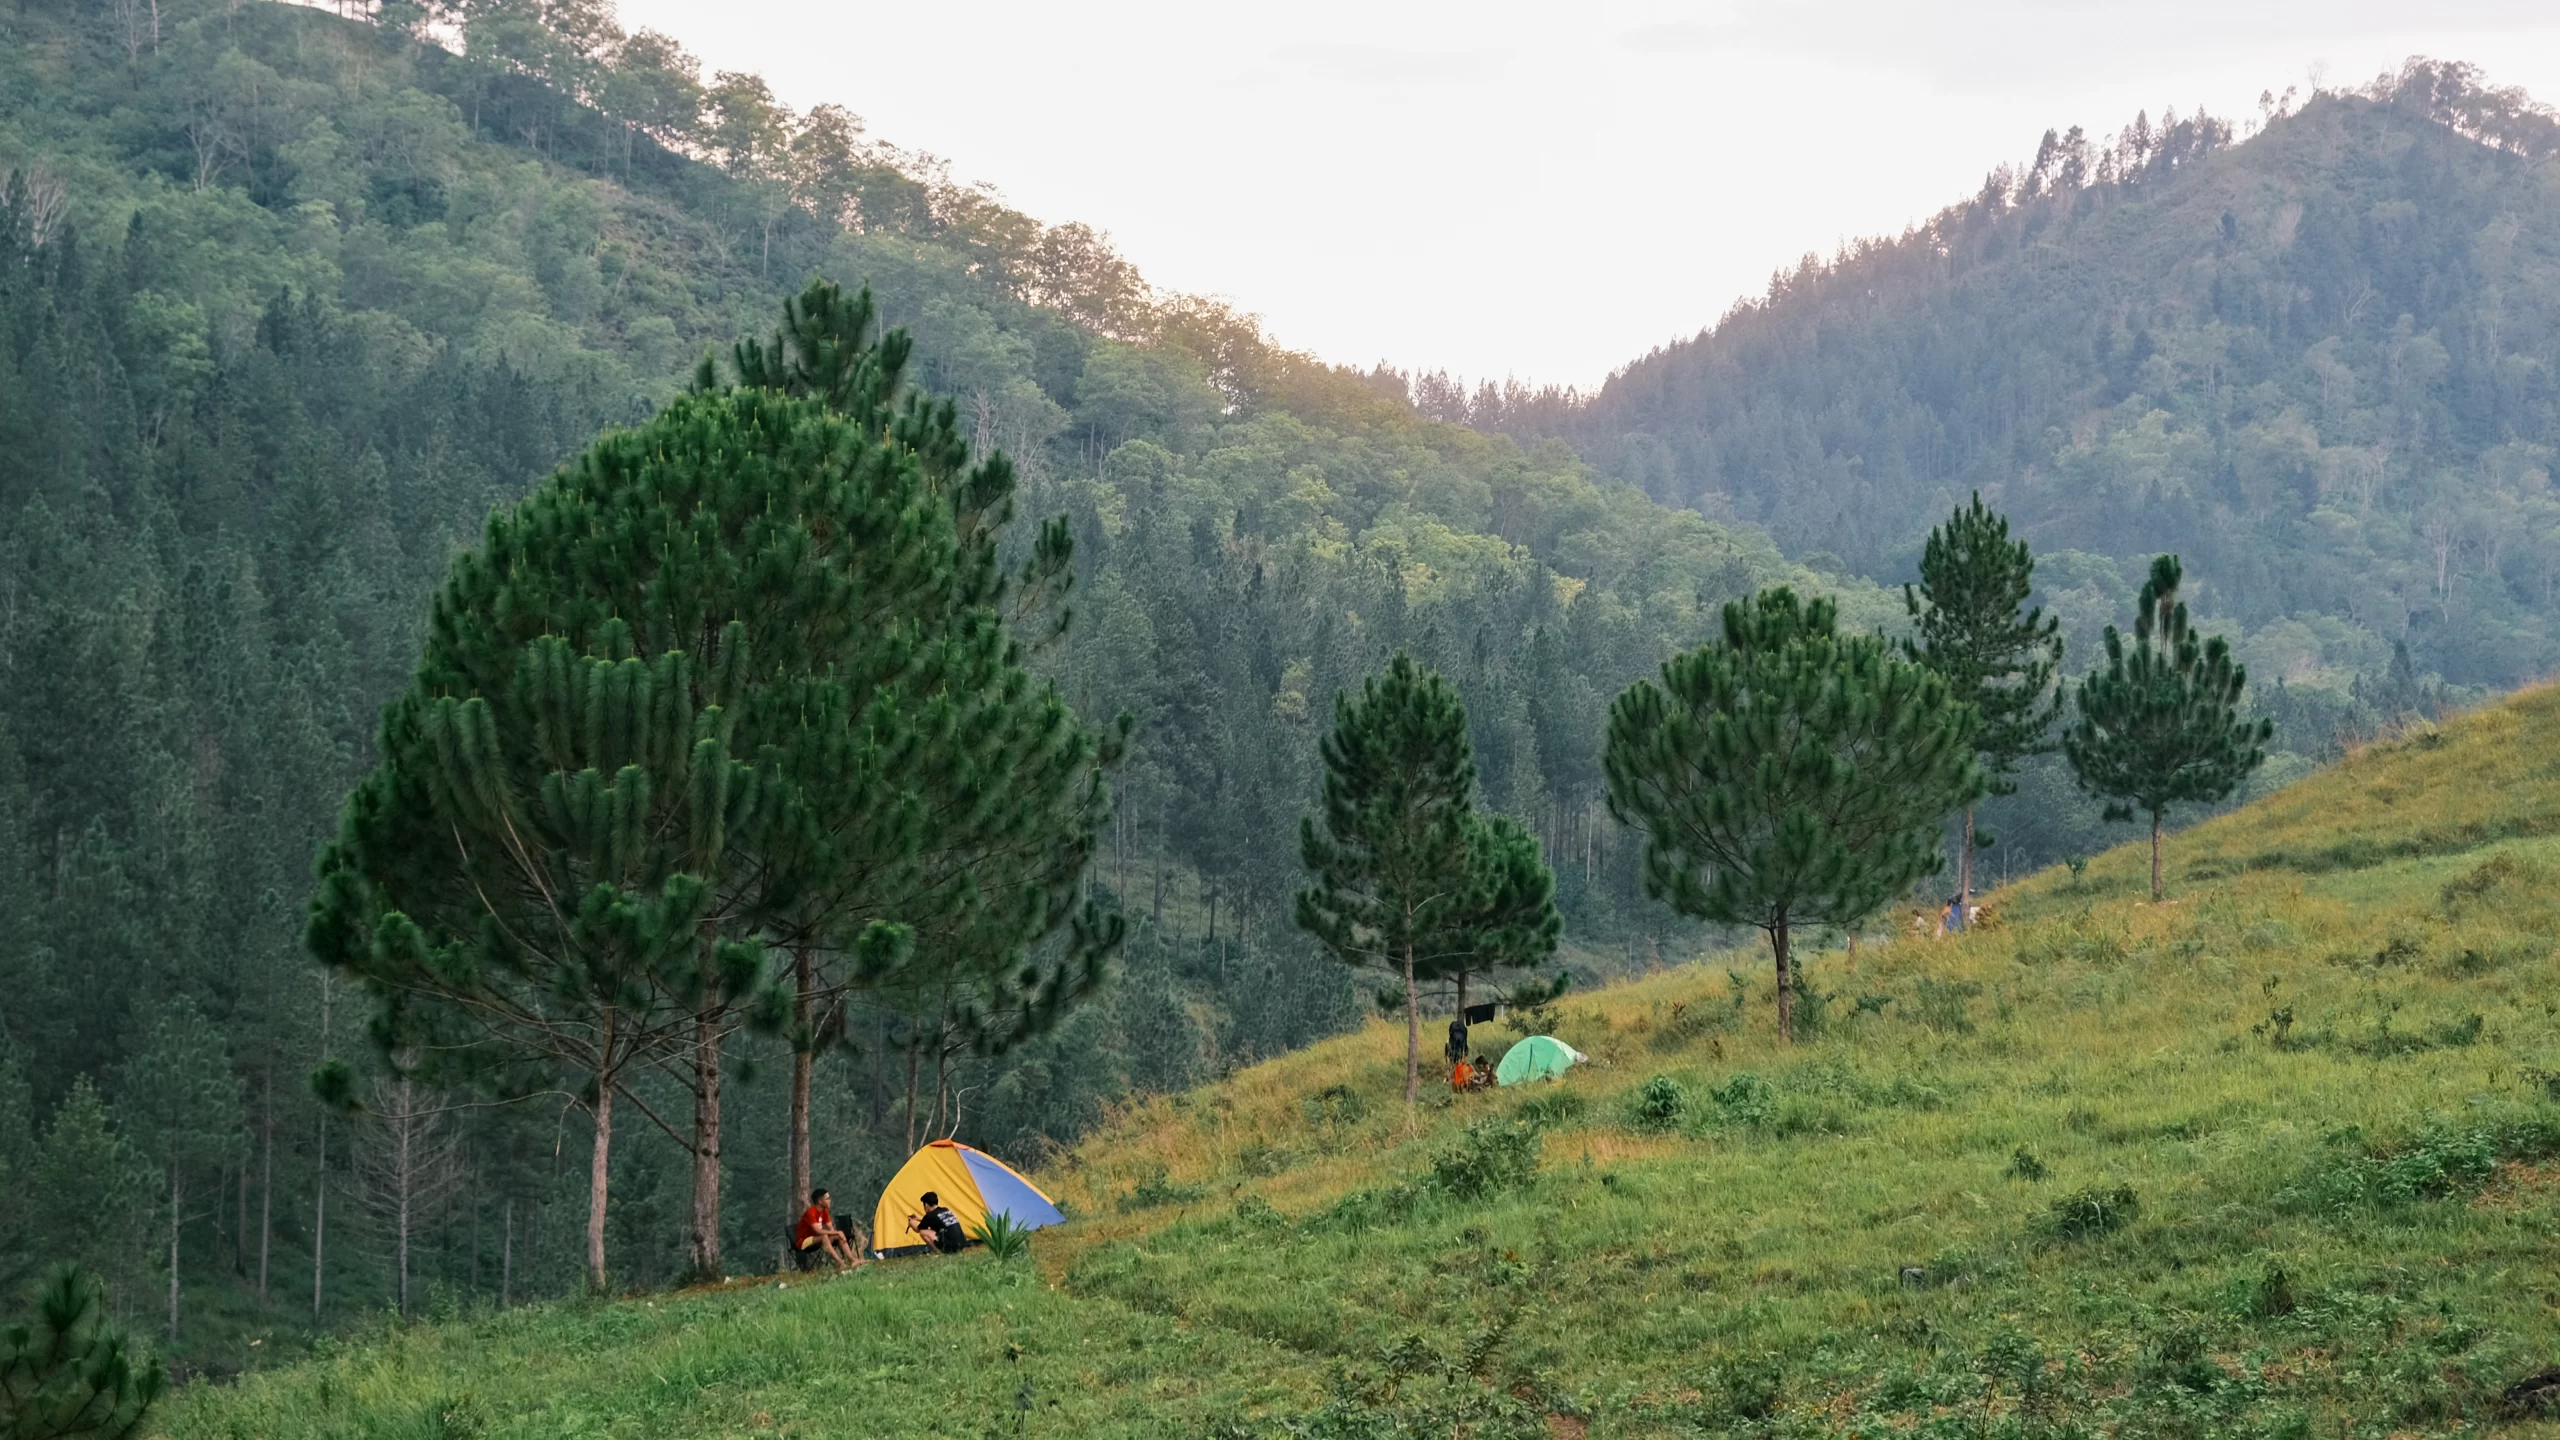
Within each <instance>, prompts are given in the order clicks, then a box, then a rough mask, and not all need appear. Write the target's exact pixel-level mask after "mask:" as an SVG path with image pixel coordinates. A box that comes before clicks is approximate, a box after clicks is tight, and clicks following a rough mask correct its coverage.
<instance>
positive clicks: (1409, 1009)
mask: <svg viewBox="0 0 2560 1440" xmlns="http://www.w3.org/2000/svg"><path fill="white" fill-rule="evenodd" d="M1421 1100H1422V991H1421V990H1420V989H1419V988H1418V987H1417V986H1416V985H1415V984H1414V979H1413V942H1412V941H1410V940H1408V941H1406V942H1405V947H1404V1103H1405V1105H1406V1106H1407V1107H1408V1108H1410V1107H1412V1106H1414V1105H1416V1104H1419V1103H1420V1102H1421Z"/></svg>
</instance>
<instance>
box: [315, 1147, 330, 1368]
mask: <svg viewBox="0 0 2560 1440" xmlns="http://www.w3.org/2000/svg"><path fill="white" fill-rule="evenodd" d="M319 1166H320V1171H319V1176H320V1178H319V1179H317V1180H315V1181H314V1182H312V1186H311V1323H312V1325H314V1326H315V1327H316V1326H318V1325H319V1323H320V1295H321V1288H322V1285H321V1282H322V1280H323V1278H324V1277H325V1276H326V1274H327V1271H328V1260H329V1112H327V1111H326V1110H323V1111H321V1112H320V1160H319Z"/></svg>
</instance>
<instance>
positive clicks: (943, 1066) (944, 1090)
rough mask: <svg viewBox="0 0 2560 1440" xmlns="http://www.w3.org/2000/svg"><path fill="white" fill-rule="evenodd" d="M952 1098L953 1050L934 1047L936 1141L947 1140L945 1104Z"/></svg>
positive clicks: (946, 1045) (934, 1133)
mask: <svg viewBox="0 0 2560 1440" xmlns="http://www.w3.org/2000/svg"><path fill="white" fill-rule="evenodd" d="M950 1096H951V1049H950V1046H949V1044H948V1043H947V1042H946V1043H944V1044H939V1045H936V1046H934V1047H933V1125H932V1134H933V1135H934V1137H935V1138H936V1139H943V1138H947V1137H946V1136H945V1135H944V1133H943V1129H942V1107H943V1103H944V1102H945V1101H946V1100H948V1099H949V1098H950Z"/></svg>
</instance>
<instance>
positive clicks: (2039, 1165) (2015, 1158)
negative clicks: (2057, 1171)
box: [2009, 1145, 2045, 1181]
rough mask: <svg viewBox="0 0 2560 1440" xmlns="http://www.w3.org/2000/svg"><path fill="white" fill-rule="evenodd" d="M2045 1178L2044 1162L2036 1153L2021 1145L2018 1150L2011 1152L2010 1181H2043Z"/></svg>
mask: <svg viewBox="0 0 2560 1440" xmlns="http://www.w3.org/2000/svg"><path fill="white" fill-rule="evenodd" d="M2044 1177H2045V1166H2044V1162H2043V1161H2042V1160H2039V1159H2037V1158H2036V1152H2034V1151H2033V1150H2030V1149H2028V1148H2027V1147H2026V1146H2024V1145H2021V1146H2019V1147H2018V1148H2017V1149H2015V1150H2012V1151H2010V1152H2009V1178H2010V1179H2012V1180H2031V1181H2032V1180H2041V1179H2043V1178H2044Z"/></svg>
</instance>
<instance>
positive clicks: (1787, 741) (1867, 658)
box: [1604, 587, 1982, 1038]
mask: <svg viewBox="0 0 2560 1440" xmlns="http://www.w3.org/2000/svg"><path fill="white" fill-rule="evenodd" d="M1837 619H1838V617H1837V611H1836V609H1835V607H1834V606H1833V605H1832V603H1831V602H1830V601H1829V600H1823V599H1817V600H1814V601H1812V602H1811V603H1809V604H1808V603H1805V602H1803V601H1799V600H1798V599H1797V598H1796V596H1795V594H1794V592H1792V591H1790V590H1788V589H1786V588H1784V587H1779V588H1776V589H1770V590H1763V591H1761V592H1760V593H1759V594H1757V595H1754V596H1752V597H1751V598H1750V599H1748V600H1741V601H1735V602H1733V603H1731V604H1728V605H1726V606H1725V607H1724V638H1723V639H1722V640H1721V641H1720V642H1716V643H1710V644H1707V645H1702V646H1700V647H1699V648H1697V649H1695V650H1692V651H1690V652H1688V653H1687V654H1685V655H1678V656H1674V657H1673V658H1672V659H1670V660H1668V661H1666V662H1664V664H1663V667H1662V679H1661V683H1660V684H1659V685H1657V684H1655V683H1654V682H1653V681H1650V680H1639V681H1637V682H1636V683H1635V684H1634V685H1633V686H1630V687H1629V688H1628V689H1627V690H1626V691H1625V692H1624V693H1622V694H1621V695H1619V696H1618V699H1617V702H1616V703H1615V704H1614V705H1612V706H1611V707H1610V710H1609V741H1608V750H1607V752H1606V755H1605V757H1604V763H1605V765H1606V767H1607V771H1608V781H1609V810H1610V813H1611V814H1613V815H1615V816H1616V817H1617V818H1618V819H1619V820H1620V821H1621V822H1622V823H1624V824H1628V825H1632V826H1635V827H1636V828H1638V829H1640V830H1642V831H1644V832H1645V855H1644V883H1645V891H1646V893H1648V894H1650V895H1652V896H1653V897H1654V898H1656V899H1658V900H1662V901H1664V902H1665V903H1667V904H1669V905H1670V906H1671V908H1672V909H1673V910H1675V911H1677V912H1679V913H1680V914H1683V915H1688V916H1693V917H1696V918H1698V919H1701V920H1712V921H1716V922H1719V923H1721V924H1727V925H1752V926H1757V927H1758V928H1759V929H1760V930H1761V931H1763V932H1764V933H1766V934H1767V935H1768V937H1769V950H1770V955H1771V958H1772V959H1773V960H1774V962H1775V964H1776V967H1777V988H1778V1033H1779V1035H1780V1036H1781V1037H1782V1038H1790V1037H1792V1036H1793V1034H1794V1031H1795V988H1796V974H1795V971H1796V967H1795V964H1794V957H1793V953H1792V951H1793V936H1794V932H1795V930H1796V929H1797V928H1798V927H1799V926H1803V925H1807V924H1829V925H1854V924H1856V923H1858V922H1859V921H1861V920H1864V919H1865V918H1866V917H1867V916H1869V915H1870V914H1873V913H1874V912H1875V910H1876V908H1877V907H1879V906H1881V905H1883V904H1884V903H1885V902H1886V901H1888V900H1890V899H1892V898H1893V897H1894V896H1896V895H1899V894H1901V893H1902V892H1903V891H1904V890H1905V889H1907V888H1909V887H1910V885H1911V883H1912V882H1913V881H1915V880H1918V879H1919V878H1920V877H1922V876H1924V875H1930V874H1934V873H1936V872H1937V870H1938V869H1939V868H1940V867H1941V866H1942V865H1943V864H1944V863H1945V859H1944V856H1943V855H1942V854H1941V853H1940V850H1939V844H1938V837H1939V831H1938V828H1937V827H1938V826H1939V824H1940V823H1941V822H1943V821H1944V820H1945V818H1946V816H1947V815H1948V813H1949V812H1951V811H1953V810H1955V809H1956V808H1958V807H1959V806H1963V805H1967V804H1970V803H1972V801H1974V800H1975V799H1976V798H1978V797H1979V796H1980V795H1981V794H1982V772H1981V768H1980V766H1979V765H1977V764H1976V763H1975V761H1974V757H1973V745H1972V740H1973V723H1974V720H1973V711H1972V710H1971V709H1970V708H1969V707H1967V706H1965V705H1963V704H1961V703H1960V702H1958V701H1957V700H1956V699H1955V698H1954V697H1953V696H1952V695H1950V694H1949V693H1948V687H1947V682H1946V681H1945V680H1944V679H1943V678H1941V677H1940V676H1938V675H1936V674H1934V673H1932V672H1931V671H1929V670H1928V669H1926V668H1925V667H1923V666H1919V665H1911V664H1906V663H1904V662H1902V661H1900V660H1897V659H1895V658H1893V656H1892V655H1891V654H1889V653H1888V652H1887V649H1886V646H1885V642H1884V641H1883V640H1881V639H1879V638H1876V637H1874V636H1864V635H1842V634H1840V633H1839V631H1838V628H1837Z"/></svg>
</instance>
